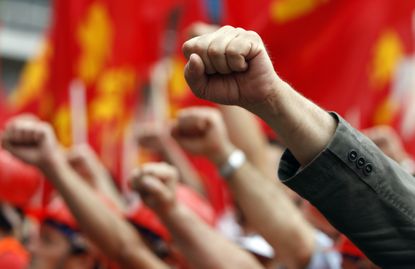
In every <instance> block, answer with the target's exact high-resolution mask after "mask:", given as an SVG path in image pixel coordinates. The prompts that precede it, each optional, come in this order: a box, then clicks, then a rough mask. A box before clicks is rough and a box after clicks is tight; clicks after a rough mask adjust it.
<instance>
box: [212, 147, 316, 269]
mask: <svg viewBox="0 0 415 269" xmlns="http://www.w3.org/2000/svg"><path fill="white" fill-rule="evenodd" d="M231 149H232V146H231V145H229V146H228V147H225V148H223V150H220V151H218V155H217V156H216V157H215V158H212V160H213V161H214V162H215V163H216V164H217V166H218V167H220V166H221V165H222V164H223V162H224V161H225V160H226V159H227V156H229V155H230V154H231V152H232V151H233V150H231ZM227 183H228V186H229V189H230V190H231V192H232V194H233V197H234V198H235V200H236V201H237V204H238V205H239V207H240V208H241V210H242V212H243V214H244V216H245V218H246V219H247V221H248V224H249V225H250V226H252V227H254V228H255V229H256V230H257V231H258V232H259V233H260V234H261V235H262V236H263V237H264V238H265V239H266V240H267V241H268V242H269V243H270V244H271V245H272V246H273V248H274V249H275V250H276V252H277V253H278V260H279V261H280V262H281V263H283V264H284V265H285V266H286V267H287V268H305V267H306V266H307V264H308V263H309V261H310V258H311V255H312V254H313V251H314V247H315V246H314V238H315V237H314V230H313V228H312V227H311V225H309V224H308V223H307V222H306V220H305V219H304V218H303V217H302V215H301V213H300V211H299V210H298V209H297V208H296V207H295V205H294V204H293V203H292V202H291V200H290V199H289V197H288V196H286V194H285V193H284V191H283V190H282V189H281V188H280V185H279V184H281V183H279V182H274V181H272V180H271V179H267V178H266V177H265V176H264V175H263V174H262V173H261V172H260V171H258V169H257V168H256V167H254V166H253V165H252V164H251V163H250V162H249V161H246V162H245V163H244V164H243V165H242V166H241V167H239V168H238V169H237V170H235V171H234V172H233V173H232V174H231V175H230V177H229V178H227Z"/></svg>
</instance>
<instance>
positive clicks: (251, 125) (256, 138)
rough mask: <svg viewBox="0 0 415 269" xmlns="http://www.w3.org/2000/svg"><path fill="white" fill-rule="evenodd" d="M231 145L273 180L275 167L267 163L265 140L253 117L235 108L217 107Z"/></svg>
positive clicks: (247, 112) (243, 110)
mask: <svg viewBox="0 0 415 269" xmlns="http://www.w3.org/2000/svg"><path fill="white" fill-rule="evenodd" d="M219 108H220V110H221V112H222V116H223V119H224V121H225V124H226V127H227V128H226V129H227V131H228V134H229V138H230V140H231V141H232V143H233V144H234V145H235V146H236V147H238V148H239V149H241V150H242V151H243V152H244V153H245V154H246V157H247V158H248V160H249V161H250V162H251V163H252V164H253V165H254V166H255V167H257V168H258V170H259V171H261V172H262V173H263V174H264V175H266V176H267V178H273V177H274V175H275V171H274V170H275V167H274V166H270V165H269V162H268V161H267V147H268V145H267V143H268V142H267V140H266V137H265V135H264V134H263V133H262V131H261V127H260V125H259V123H258V121H257V119H256V118H255V115H253V114H252V113H250V112H249V111H246V110H245V109H243V108H240V107H236V106H219Z"/></svg>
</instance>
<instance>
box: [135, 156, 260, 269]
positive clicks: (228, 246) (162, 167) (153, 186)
mask: <svg viewBox="0 0 415 269" xmlns="http://www.w3.org/2000/svg"><path fill="white" fill-rule="evenodd" d="M176 180H177V171H176V170H175V169H173V167H171V166H168V165H166V164H147V165H145V166H144V167H143V169H142V170H141V172H139V173H138V174H136V175H135V177H134V183H133V185H135V186H136V188H137V189H138V190H139V191H140V194H141V195H142V197H143V199H144V201H145V202H146V203H147V204H148V205H149V206H151V207H152V208H153V210H154V211H155V212H157V214H158V216H159V217H160V218H161V220H162V221H163V222H164V223H165V224H166V226H167V227H168V228H169V231H170V232H171V233H172V236H173V239H174V241H175V243H176V244H177V246H178V247H179V248H180V250H181V251H182V253H183V254H184V255H185V257H186V258H187V260H188V261H189V263H190V265H191V266H192V267H193V268H197V269H224V268H229V269H231V268H232V269H233V268H241V269H243V268H247V269H248V268H249V269H255V268H263V267H262V266H261V265H260V264H259V263H258V262H257V261H256V260H255V258H254V257H252V256H251V255H250V254H248V253H247V252H245V251H243V250H242V249H240V248H239V247H237V246H236V245H234V244H233V243H231V242H229V241H227V240H226V239H225V238H223V237H222V236H221V235H219V234H218V233H217V232H215V231H214V230H213V229H212V228H210V227H209V226H208V225H207V224H205V223H204V222H202V221H201V220H200V219H199V218H198V217H197V216H195V215H194V213H192V212H191V211H189V209H187V208H186V207H184V206H183V205H181V204H180V203H178V202H177V201H176V198H175V194H174V193H175V191H174V188H175V181H176Z"/></svg>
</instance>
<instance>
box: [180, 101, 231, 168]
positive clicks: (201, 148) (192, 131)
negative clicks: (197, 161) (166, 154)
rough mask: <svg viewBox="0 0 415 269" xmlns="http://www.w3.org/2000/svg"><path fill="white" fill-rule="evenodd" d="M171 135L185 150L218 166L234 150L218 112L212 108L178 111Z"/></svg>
mask: <svg viewBox="0 0 415 269" xmlns="http://www.w3.org/2000/svg"><path fill="white" fill-rule="evenodd" d="M172 135H173V137H174V138H175V139H176V140H177V142H178V143H179V145H181V146H182V147H183V148H184V149H185V150H187V151H189V152H190V153H192V154H195V155H203V156H206V157H208V158H209V159H211V160H212V161H213V162H216V163H219V164H220V163H221V162H223V161H224V160H226V158H227V157H228V156H229V154H230V153H231V152H232V151H233V149H234V146H233V145H232V144H231V142H230V141H229V138H228V134H227V131H226V126H225V123H224V121H223V118H222V116H221V114H220V112H219V111H218V110H216V109H213V108H207V107H194V108H188V109H184V110H182V111H180V112H179V115H178V118H177V122H176V123H175V125H174V126H173V129H172Z"/></svg>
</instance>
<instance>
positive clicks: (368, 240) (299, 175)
mask: <svg viewBox="0 0 415 269" xmlns="http://www.w3.org/2000/svg"><path fill="white" fill-rule="evenodd" d="M336 118H337V120H338V122H339V124H338V127H337V130H336V132H335V134H334V136H333V139H332V141H331V142H330V143H329V145H328V146H327V148H326V149H325V150H324V151H323V152H321V154H319V155H318V157H317V158H316V159H315V160H313V162H312V163H310V164H309V165H308V166H306V167H303V168H301V167H300V164H299V163H298V162H297V161H296V160H295V159H294V158H293V156H292V155H291V154H290V153H289V152H285V154H284V155H283V157H282V159H281V164H280V170H279V176H280V178H281V180H282V181H283V182H284V183H285V184H286V185H288V186H289V187H290V188H292V189H293V190H294V191H296V192H297V193H298V194H300V195H301V196H302V197H304V198H305V199H307V200H309V201H310V202H311V203H312V204H313V205H315V206H316V207H317V208H318V209H319V210H320V211H321V212H322V213H323V214H324V215H325V216H326V217H327V219H328V220H330V222H331V224H333V226H334V227H335V228H337V229H338V230H339V231H340V232H342V233H344V234H346V235H347V236H348V237H349V238H350V239H351V240H352V241H353V242H354V243H355V244H356V245H357V246H358V247H359V248H360V249H361V250H363V251H364V253H365V254H366V255H367V256H368V257H369V258H370V259H371V260H372V261H374V262H375V263H377V264H378V265H379V266H381V267H382V268H411V266H413V264H415V258H414V257H415V247H414V244H413V242H414V238H415V233H414V231H413V229H409V227H414V225H415V213H414V210H413V205H414V204H415V183H414V178H413V176H411V175H409V174H408V173H406V172H405V171H404V170H403V169H402V168H400V167H399V165H398V164H396V163H395V162H393V161H391V160H390V159H389V158H387V157H386V156H385V155H383V154H382V153H381V151H380V150H379V148H377V147H376V146H375V145H374V144H373V143H372V142H371V141H369V139H368V138H367V137H364V136H363V135H362V134H360V133H359V132H357V131H356V130H354V129H353V128H352V127H350V125H349V124H347V123H346V122H345V121H344V120H343V119H341V118H340V117H338V116H336ZM310 179H314V180H310Z"/></svg>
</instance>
